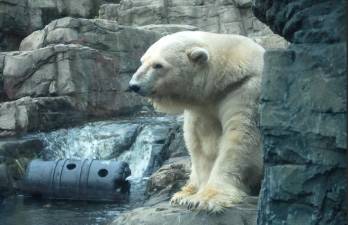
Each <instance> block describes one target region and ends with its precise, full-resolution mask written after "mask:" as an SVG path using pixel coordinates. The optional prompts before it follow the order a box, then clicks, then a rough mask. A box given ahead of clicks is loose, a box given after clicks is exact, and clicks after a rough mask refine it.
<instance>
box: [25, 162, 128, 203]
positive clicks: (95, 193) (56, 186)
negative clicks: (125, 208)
mask: <svg viewBox="0 0 348 225" xmlns="http://www.w3.org/2000/svg"><path fill="white" fill-rule="evenodd" d="M130 174H131V171H130V169H129V166H128V164H127V163H125V162H122V161H115V160H89V159H85V160H74V159H61V160H56V161H43V160H32V161H31V162H30V163H29V165H28V167H27V169H26V173H25V176H24V178H23V181H22V188H21V189H22V190H23V191H24V192H25V193H27V194H31V195H40V196H42V197H45V198H51V199H71V200H94V201H121V200H124V199H126V198H127V196H128V194H129V188H130V184H129V183H128V181H126V178H127V177H128V176H129V175H130Z"/></svg>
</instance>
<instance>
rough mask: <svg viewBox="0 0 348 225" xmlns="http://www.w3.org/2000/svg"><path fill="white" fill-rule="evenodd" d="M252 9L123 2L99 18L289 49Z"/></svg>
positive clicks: (241, 4) (245, 1)
mask: <svg viewBox="0 0 348 225" xmlns="http://www.w3.org/2000/svg"><path fill="white" fill-rule="evenodd" d="M250 6H251V0H240V1H234V0H218V1H211V0H199V1H185V0H180V1H167V0H165V1H163V0H155V1H152V0H151V1H150V0H123V1H121V2H120V3H119V4H105V5H102V6H101V7H100V10H99V17H100V18H103V19H108V20H116V21H117V22H118V23H119V24H123V25H132V26H144V25H149V24H157V25H158V26H160V25H161V24H183V25H191V26H195V27H198V28H199V29H200V30H204V31H210V32H217V33H233V34H242V35H245V36H249V37H251V38H253V39H254V40H255V41H257V42H258V43H260V44H261V45H263V46H264V47H266V48H278V47H282V48H283V47H285V46H287V42H286V41H284V39H283V38H281V37H279V36H278V35H274V34H273V33H272V32H271V31H270V30H269V28H268V27H266V26H265V25H264V24H262V23H261V22H260V21H259V20H258V19H256V18H255V17H254V16H253V14H252V12H251V7H250Z"/></svg>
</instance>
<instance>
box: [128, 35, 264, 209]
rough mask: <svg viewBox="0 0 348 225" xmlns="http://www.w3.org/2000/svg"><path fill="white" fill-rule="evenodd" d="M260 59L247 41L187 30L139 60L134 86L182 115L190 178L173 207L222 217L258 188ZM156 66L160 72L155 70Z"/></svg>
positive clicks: (166, 39) (167, 38) (257, 50)
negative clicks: (206, 212) (156, 64)
mask: <svg viewBox="0 0 348 225" xmlns="http://www.w3.org/2000/svg"><path fill="white" fill-rule="evenodd" d="M197 49H198V50H197ZM199 54H203V56H199ZM204 54H206V55H204ZM263 54H264V49H263V48H262V47H261V46H259V45H258V44H256V43H255V42H253V41H252V40H251V39H249V38H246V37H243V36H239V35H224V34H213V33H207V32H198V31H193V32H192V31H185V32H179V33H175V34H172V35H168V36H165V37H163V38H161V39H160V40H159V41H158V42H156V43H155V44H153V45H152V46H151V47H150V48H149V49H148V51H147V52H146V53H145V54H144V56H143V57H142V65H141V66H140V68H139V69H138V71H137V72H136V73H135V74H134V75H133V77H132V80H131V82H130V84H136V85H139V86H140V87H141V93H140V94H142V95H144V96H146V97H149V98H150V99H151V101H152V102H153V103H154V105H155V107H156V108H157V109H159V110H161V111H164V112H167V113H180V112H184V138H185V143H186V146H187V149H188V150H189V153H190V156H191V160H192V171H191V175H190V179H189V182H188V184H187V185H186V186H185V187H183V189H182V191H181V192H178V193H176V194H175V195H174V197H173V198H172V200H171V203H172V204H178V205H186V206H188V207H189V208H192V209H198V210H208V211H213V212H220V211H222V210H223V209H224V208H225V207H230V206H232V205H233V204H235V203H238V202H240V201H242V200H243V197H245V196H247V195H249V194H250V193H251V191H252V189H253V187H255V186H258V185H259V183H260V180H261V176H262V161H261V153H260V134H259V130H258V127H257V123H258V114H257V108H258V99H259V94H260V80H261V72H262V69H263ZM197 55H198V57H197ZM196 59H198V60H196ZM155 63H160V64H161V65H163V68H161V69H154V68H152V66H153V65H154V64H155Z"/></svg>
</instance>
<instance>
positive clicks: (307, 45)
mask: <svg viewBox="0 0 348 225" xmlns="http://www.w3.org/2000/svg"><path fill="white" fill-rule="evenodd" d="M344 5H345V1H341V0H337V1H320V2H318V1H311V0H302V1H263V0H255V1H254V5H253V10H254V12H255V14H256V16H257V17H258V18H259V19H260V20H261V21H263V22H265V23H266V24H268V25H269V26H270V28H271V29H272V30H273V31H274V32H276V33H278V34H280V35H282V36H284V37H285V38H286V39H287V40H289V41H291V42H292V44H290V46H289V48H288V49H283V50H272V51H268V52H267V53H266V56H265V68H264V73H263V74H264V78H263V83H262V103H261V127H262V132H263V152H264V161H265V178H264V181H263V186H262V192H261V196H260V199H261V200H260V202H259V217H258V224H260V225H273V224H274V225H278V224H288V225H298V224H323V225H324V224H325V225H326V224H337V225H338V224H345V222H346V203H347V202H346V189H347V183H346V179H345V178H346V167H347V165H346V164H347V163H346V156H345V155H346V148H347V142H346V140H347V133H346V125H347V117H346V114H347V111H346V107H347V99H346V96H347V92H346V89H347V77H346V75H347V74H346V71H347V68H346V62H347V57H346V40H345V38H346V37H345V28H346V24H345V22H344V21H346V20H345V12H344Z"/></svg>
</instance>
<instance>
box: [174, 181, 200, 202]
mask: <svg viewBox="0 0 348 225" xmlns="http://www.w3.org/2000/svg"><path fill="white" fill-rule="evenodd" d="M196 192H197V188H196V186H194V185H192V184H188V185H185V186H184V187H182V188H181V191H179V192H177V193H175V194H174V195H173V197H172V198H171V199H170V204H171V205H180V202H181V200H182V199H184V198H186V197H188V196H191V195H193V194H195V193H196Z"/></svg>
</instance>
